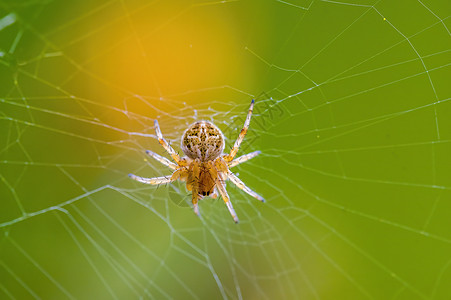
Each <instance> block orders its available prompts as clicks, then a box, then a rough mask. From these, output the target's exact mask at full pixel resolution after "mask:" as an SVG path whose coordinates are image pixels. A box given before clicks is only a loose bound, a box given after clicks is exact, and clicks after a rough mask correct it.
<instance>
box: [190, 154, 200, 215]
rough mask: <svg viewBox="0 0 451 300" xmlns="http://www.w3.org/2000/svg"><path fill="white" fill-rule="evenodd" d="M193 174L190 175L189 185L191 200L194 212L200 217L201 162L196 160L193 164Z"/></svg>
mask: <svg viewBox="0 0 451 300" xmlns="http://www.w3.org/2000/svg"><path fill="white" fill-rule="evenodd" d="M190 171H191V174H190V175H189V178H188V182H187V186H190V188H191V193H192V196H191V197H192V198H191V202H192V203H193V209H194V213H195V214H196V215H197V216H198V217H200V213H199V204H198V201H199V172H200V170H199V162H198V161H197V160H196V161H194V162H193V164H192V165H191V170H190Z"/></svg>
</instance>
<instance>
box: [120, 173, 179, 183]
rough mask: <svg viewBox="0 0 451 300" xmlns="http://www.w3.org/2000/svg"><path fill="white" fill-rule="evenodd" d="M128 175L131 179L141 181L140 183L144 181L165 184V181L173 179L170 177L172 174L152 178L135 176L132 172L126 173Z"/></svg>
mask: <svg viewBox="0 0 451 300" xmlns="http://www.w3.org/2000/svg"><path fill="white" fill-rule="evenodd" d="M128 177H130V178H131V179H133V180H136V181H139V182H142V183H146V184H155V185H160V184H165V183H170V182H172V181H174V180H173V179H172V176H162V177H153V178H144V177H141V176H137V175H134V174H128Z"/></svg>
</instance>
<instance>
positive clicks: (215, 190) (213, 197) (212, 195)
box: [210, 187, 218, 199]
mask: <svg viewBox="0 0 451 300" xmlns="http://www.w3.org/2000/svg"><path fill="white" fill-rule="evenodd" d="M210 198H212V199H216V198H218V189H217V188H216V187H215V188H214V190H213V193H211V194H210Z"/></svg>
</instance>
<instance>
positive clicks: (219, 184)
mask: <svg viewBox="0 0 451 300" xmlns="http://www.w3.org/2000/svg"><path fill="white" fill-rule="evenodd" d="M216 186H217V187H218V190H219V193H220V194H221V197H222V199H223V200H224V203H225V204H226V206H227V208H228V209H229V212H230V214H231V215H232V218H233V221H235V223H238V222H239V220H238V216H237V215H236V212H235V210H234V209H233V205H232V202H231V201H230V197H229V194H228V193H227V190H226V185H225V176H224V174H222V173H220V174H219V176H218V179H217V180H216Z"/></svg>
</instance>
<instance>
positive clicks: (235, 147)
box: [226, 99, 254, 161]
mask: <svg viewBox="0 0 451 300" xmlns="http://www.w3.org/2000/svg"><path fill="white" fill-rule="evenodd" d="M253 110H254V99H252V101H251V106H250V107H249V112H248V113H247V117H246V121H244V126H243V129H241V132H240V135H238V138H237V139H236V141H235V144H234V145H233V148H232V150H231V151H230V154H229V155H227V156H226V160H227V161H232V160H233V158H234V157H235V155H236V153H237V152H238V149H239V148H240V145H241V142H242V141H243V140H244V136H245V135H246V132H247V129H248V128H249V123H250V122H251V116H252V111H253Z"/></svg>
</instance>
